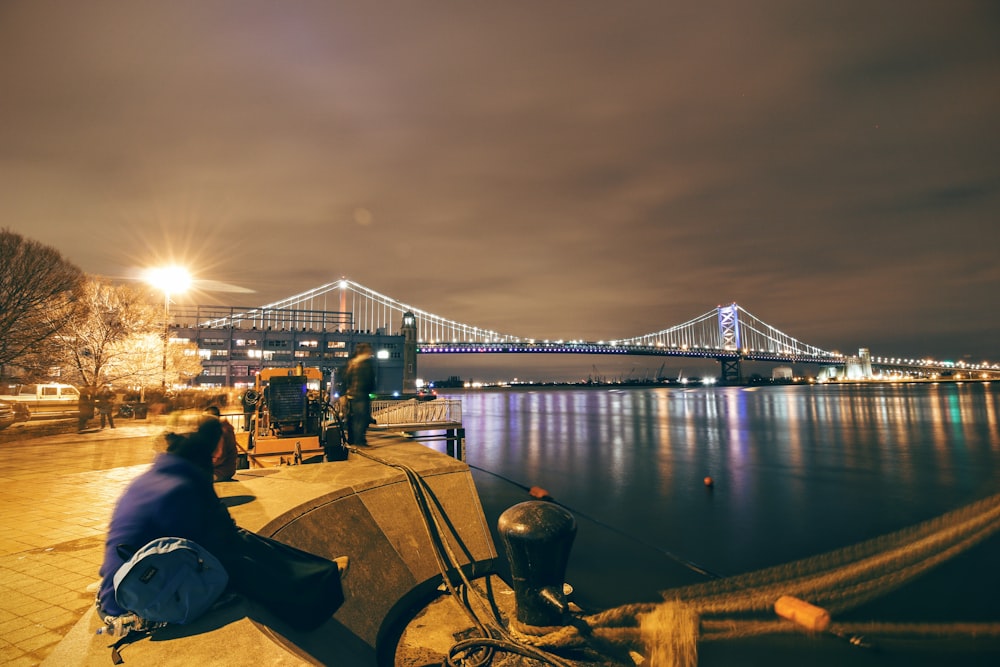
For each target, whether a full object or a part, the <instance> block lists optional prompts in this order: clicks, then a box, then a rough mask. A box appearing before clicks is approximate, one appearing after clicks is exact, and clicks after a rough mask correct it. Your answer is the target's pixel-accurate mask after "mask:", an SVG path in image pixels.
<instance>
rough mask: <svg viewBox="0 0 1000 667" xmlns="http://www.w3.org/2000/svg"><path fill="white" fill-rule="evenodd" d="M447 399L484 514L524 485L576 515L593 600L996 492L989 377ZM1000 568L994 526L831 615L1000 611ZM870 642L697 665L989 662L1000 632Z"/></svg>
mask: <svg viewBox="0 0 1000 667" xmlns="http://www.w3.org/2000/svg"><path fill="white" fill-rule="evenodd" d="M443 397H447V398H461V400H462V403H463V421H464V426H465V431H466V448H467V449H466V460H467V461H468V463H469V464H470V466H472V467H473V478H474V480H475V483H476V486H477V489H478V490H479V493H480V497H481V498H482V501H483V505H484V509H485V511H486V515H487V519H488V521H489V522H490V523H491V525H493V526H494V527H495V526H496V521H497V518H498V517H499V515H500V513H501V512H503V511H504V510H505V509H506V508H508V507H510V506H512V505H514V504H517V503H519V502H523V501H526V500H530V497H529V496H528V494H527V493H526V489H527V488H528V487H532V486H538V487H542V488H544V489H545V490H547V491H548V492H549V494H551V496H552V497H553V499H555V500H556V501H557V502H558V503H559V504H560V505H562V506H563V507H565V508H567V509H569V510H570V511H571V512H572V513H573V514H574V516H575V518H576V520H577V526H578V530H577V535H576V539H575V542H574V546H573V550H572V553H571V556H570V563H569V567H568V572H567V577H566V578H567V581H568V582H569V583H570V584H572V586H573V587H574V589H575V592H574V600H575V601H576V602H577V603H579V604H580V605H581V606H583V607H584V608H585V609H587V610H596V609H605V608H609V607H614V606H618V605H622V604H625V603H628V602H639V601H656V600H659V599H661V597H660V593H659V592H660V591H664V590H669V589H672V588H676V587H679V586H683V585H687V584H695V583H700V582H703V581H705V580H706V579H707V578H710V576H728V575H735V574H739V573H744V572H749V571H754V570H758V569H761V568H765V567H769V566H774V565H780V564H783V563H788V562H790V561H794V560H797V559H801V558H805V557H808V556H813V555H816V554H821V553H825V552H828V551H831V550H834V549H838V548H840V547H845V546H848V545H852V544H855V543H859V542H862V541H865V540H869V539H871V538H874V537H878V536H881V535H885V534H887V533H891V532H893V531H897V530H900V529H903V528H906V527H909V526H912V525H914V524H917V523H919V522H922V521H925V520H928V519H931V518H934V517H937V516H939V515H941V514H943V513H945V512H948V511H950V510H954V509H956V508H959V507H962V506H965V505H967V504H969V503H971V502H973V501H976V500H979V499H983V498H987V497H989V496H992V495H993V494H996V493H998V492H1000V383H940V384H868V385H822V386H819V385H817V386H805V385H803V386H774V387H771V386H766V387H711V388H709V387H705V388H701V387H699V388H674V387H670V388H659V387H657V388H653V387H637V388H622V389H616V388H583V387H581V388H540V389H503V390H482V391H472V390H470V391H457V392H455V393H453V394H446V395H444V396H443ZM706 477H711V478H712V480H713V482H714V483H713V485H712V486H711V487H709V486H707V485H706V483H705V478H706ZM495 539H496V540H497V545H498V549H500V550H501V552H502V542H501V541H500V540H499V538H497V536H496V535H495ZM998 564H1000V540H998V539H997V537H996V536H994V537H991V538H989V539H987V540H986V541H985V542H984V543H982V544H980V545H978V546H976V547H975V548H972V549H970V550H967V551H965V552H963V553H961V554H960V555H958V556H957V557H955V558H954V559H951V560H950V561H948V562H946V563H945V564H943V565H941V566H940V567H938V568H937V569H935V570H933V571H932V572H931V573H930V574H928V575H926V576H924V577H922V578H920V579H919V580H917V581H916V582H913V583H909V584H907V585H905V586H903V587H902V588H900V589H899V590H897V591H895V592H892V593H889V594H888V595H886V596H884V597H883V598H880V599H877V600H876V601H874V602H871V603H868V604H866V605H864V606H862V607H861V608H858V609H855V610H852V611H850V612H846V615H844V616H843V617H841V618H835V620H845V621H869V620H870V621H880V622H895V623H898V622H906V623H916V622H921V623H938V622H954V621H975V622H993V621H997V622H1000V603H998V602H997V594H998V593H1000V575H998V573H997V571H998ZM706 573H708V574H707V575H706ZM830 642H833V643H832V644H831V643H830ZM879 644H880V650H878V651H869V650H865V649H858V648H855V647H850V646H847V644H846V642H842V641H840V640H836V639H823V638H820V639H816V638H801V637H791V638H788V637H778V638H771V639H742V640H739V641H729V642H719V643H708V644H706V645H704V646H702V647H700V648H699V653H700V658H701V660H700V664H702V665H730V664H740V665H744V664H745V665H753V664H845V661H849V663H850V664H873V665H887V664H928V665H930V664H940V662H942V661H946V662H948V663H949V664H1000V661H996V662H994V661H995V660H996V659H997V658H998V657H1000V652H998V646H997V642H996V641H994V640H990V641H986V642H983V641H980V640H976V641H972V640H970V639H969V638H968V637H958V638H956V639H941V638H935V639H933V640H931V639H929V638H927V637H920V638H917V639H907V640H905V641H904V640H900V639H898V638H892V639H884V640H883V641H881V642H879Z"/></svg>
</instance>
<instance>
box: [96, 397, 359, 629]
mask: <svg viewBox="0 0 1000 667" xmlns="http://www.w3.org/2000/svg"><path fill="white" fill-rule="evenodd" d="M221 438H222V425H221V423H220V421H219V419H218V418H216V417H212V416H206V417H204V418H203V419H202V420H201V421H200V422H199V424H198V427H197V430H195V431H194V432H191V433H182V434H178V433H168V434H167V435H166V440H167V450H166V452H165V453H163V454H160V455H159V456H158V457H157V458H156V460H155V461H154V462H153V465H152V467H150V469H149V470H147V471H146V472H144V473H142V474H141V475H139V476H138V477H136V478H135V479H134V480H133V481H132V483H131V484H129V486H128V488H127V489H126V490H125V492H124V493H123V494H122V496H121V498H119V500H118V503H117V505H116V506H115V510H114V513H113V514H112V517H111V523H110V525H109V528H108V535H107V540H106V543H105V548H104V562H103V563H102V565H101V568H100V575H101V584H100V588H99V591H98V594H97V609H98V612H99V614H100V616H101V618H102V620H105V621H107V619H108V618H112V617H116V616H122V615H125V614H127V613H128V610H126V609H122V608H121V606H119V604H118V602H117V601H116V600H115V591H114V576H115V572H117V571H118V568H120V567H121V566H122V564H123V563H124V562H125V560H127V558H128V557H129V554H130V553H131V552H134V551H136V550H138V549H139V548H141V547H142V546H144V545H145V544H146V543H148V542H150V541H152V540H154V539H156V538H160V537H183V538H186V539H189V540H192V541H194V542H197V543H198V544H199V545H200V546H202V547H203V548H205V549H207V550H208V551H209V552H210V553H211V554H212V555H214V556H215V557H216V558H218V559H219V561H220V562H221V563H222V565H223V567H224V568H225V569H226V572H227V573H228V574H229V582H230V589H231V590H232V591H233V592H235V593H238V594H243V595H245V596H246V597H248V598H251V599H255V600H257V601H259V602H261V603H263V604H264V606H265V607H267V608H268V609H269V610H270V611H272V612H273V613H275V615H277V616H278V617H279V618H281V619H282V620H285V621H286V622H288V623H289V624H291V625H292V626H294V627H297V628H299V629H307V630H308V629H313V628H314V627H318V625H320V624H322V623H323V621H325V620H326V619H327V618H329V617H330V616H331V615H332V614H333V612H334V611H336V609H337V608H338V607H339V606H340V604H341V603H342V602H343V591H342V589H341V586H340V576H341V571H342V570H346V567H347V558H346V557H341V558H338V559H335V560H327V559H325V558H323V557H321V556H316V555H313V554H310V553H307V552H305V551H301V550H299V549H295V548H294V547H291V546H288V545H284V544H282V543H280V542H277V541H276V540H271V539H269V538H266V537H263V536H260V535H257V534H255V533H251V532H248V531H246V530H243V529H242V528H239V527H238V526H237V525H236V522H235V521H233V518H232V517H231V516H230V514H229V510H227V509H226V506H225V505H223V504H222V502H221V501H220V500H219V497H218V496H217V495H216V493H215V487H214V486H213V484H212V468H213V466H212V453H213V452H214V451H215V449H216V447H217V445H218V444H219V441H220V439H221Z"/></svg>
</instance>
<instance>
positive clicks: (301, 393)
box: [246, 364, 340, 466]
mask: <svg viewBox="0 0 1000 667" xmlns="http://www.w3.org/2000/svg"><path fill="white" fill-rule="evenodd" d="M323 382H324V378H323V372H322V371H321V370H320V369H318V368H304V367H303V366H302V365H301V364H300V365H298V366H296V367H295V368H263V369H261V370H260V372H259V373H258V374H257V378H256V381H255V383H254V386H253V388H252V389H248V390H247V392H246V393H247V395H248V396H249V397H250V398H255V399H256V400H255V401H254V405H253V412H252V413H251V417H250V435H249V439H248V442H247V450H248V453H249V455H250V459H251V460H252V461H254V462H255V463H257V464H258V465H260V466H267V465H275V464H276V463H277V464H279V465H280V464H283V463H289V464H298V463H305V462H310V461H312V460H313V458H312V457H313V456H314V455H315V456H316V458H315V460H317V461H318V460H321V459H322V454H323V453H324V444H325V443H326V441H327V440H328V439H335V440H336V444H337V445H339V444H340V435H339V433H338V432H335V431H339V426H338V425H337V424H336V423H335V422H331V409H330V404H329V395H328V393H327V391H326V389H325V388H324V387H323ZM307 459H308V460H307Z"/></svg>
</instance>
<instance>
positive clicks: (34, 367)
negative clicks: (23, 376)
mask: <svg viewBox="0 0 1000 667" xmlns="http://www.w3.org/2000/svg"><path fill="white" fill-rule="evenodd" d="M83 280H84V275H83V272H82V271H81V270H80V269H79V268H77V267H76V266H75V265H73V264H71V263H70V262H68V261H67V260H65V259H63V257H62V255H61V254H60V253H59V252H58V251H57V250H55V249H54V248H50V247H48V246H45V245H42V244H41V243H38V242H37V241H31V240H29V239H25V238H24V237H22V236H21V235H20V234H15V233H14V232H12V231H10V230H8V229H6V228H5V229H2V230H0V374H2V371H3V366H4V365H6V364H17V365H18V366H21V367H22V368H24V369H25V371H27V372H28V373H29V374H31V375H38V374H39V373H40V369H41V368H43V367H44V366H45V365H46V364H47V363H48V361H49V360H48V356H49V355H48V354H47V352H48V348H47V346H46V345H45V344H46V342H48V341H50V340H51V339H52V338H53V337H54V336H55V335H56V334H57V333H59V332H60V331H61V330H62V329H63V327H64V326H65V325H66V323H67V322H68V321H69V320H70V319H72V318H73V317H75V316H76V315H77V313H78V312H79V311H80V307H81V304H80V301H79V296H80V290H81V286H82V283H83Z"/></svg>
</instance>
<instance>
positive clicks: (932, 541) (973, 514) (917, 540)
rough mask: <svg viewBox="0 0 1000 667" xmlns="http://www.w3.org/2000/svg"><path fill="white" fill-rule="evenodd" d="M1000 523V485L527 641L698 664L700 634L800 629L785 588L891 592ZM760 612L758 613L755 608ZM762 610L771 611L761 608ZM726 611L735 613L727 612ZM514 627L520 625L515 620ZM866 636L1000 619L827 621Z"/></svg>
mask: <svg viewBox="0 0 1000 667" xmlns="http://www.w3.org/2000/svg"><path fill="white" fill-rule="evenodd" d="M998 530H1000V494H998V495H994V496H991V497H989V498H986V499H984V500H981V501H978V502H976V503H973V504H971V505H968V506H967V507H964V508H960V509H958V510H954V511H952V512H949V513H947V514H945V515H942V516H940V517H937V518H935V519H931V520H929V521H925V522H923V523H920V524H917V525H916V526H913V527H910V528H906V529H903V530H900V531H897V532H895V533H891V534H889V535H885V536H882V537H879V538H875V539H873V540H868V541H866V542H862V543H860V544H856V545H853V546H850V547H846V548H843V549H838V550H836V551H832V552H829V553H826V554H821V555H819V556H814V557H811V558H806V559H803V560H799V561H795V562H792V563H788V564H785V565H780V566H775V567H771V568H767V569H763V570H759V571H756V572H750V573H747V574H743V575H739V576H735V577H728V578H724V579H716V580H713V581H708V582H704V583H701V584H695V585H692V586H686V587H683V588H678V589H672V590H669V591H664V592H663V594H662V595H663V597H664V602H662V603H659V604H653V603H644V604H630V605H623V606H621V607H616V608H614V609H608V610H606V611H603V612H600V613H598V614H593V615H589V616H580V617H576V618H574V620H573V623H572V624H570V625H567V626H565V627H560V628H557V629H554V630H553V631H552V632H549V633H546V634H543V635H540V636H530V635H527V636H526V635H523V634H522V633H517V635H516V636H517V638H518V640H519V641H522V642H525V643H531V644H533V645H535V646H539V647H544V648H546V649H547V650H563V649H571V648H579V647H584V646H594V645H599V644H604V645H608V644H614V645H616V646H619V647H631V648H635V647H639V648H641V649H642V650H643V653H644V654H645V657H646V658H647V659H648V661H649V665H650V667H666V666H670V667H693V666H694V665H696V664H697V660H698V658H697V643H698V641H710V640H728V639H736V638H741V637H750V636H755V635H765V634H769V635H770V634H791V633H801V632H802V631H803V630H802V628H800V627H799V626H797V625H795V624H794V623H792V622H790V621H787V620H783V619H780V618H777V617H775V616H774V615H773V614H774V603H775V601H776V600H777V599H778V598H779V597H781V596H783V595H793V596H796V597H801V598H803V599H806V600H809V601H810V602H812V603H813V604H817V605H821V606H824V607H826V608H827V609H828V610H832V611H836V612H842V611H846V610H849V609H853V608H855V607H858V606H860V605H861V604H863V603H865V602H868V601H869V600H871V599H873V598H875V597H878V596H880V595H884V594H885V593H888V592H890V591H892V590H894V589H896V588H898V587H900V586H902V585H903V584H905V583H906V582H908V581H910V580H912V579H914V578H915V577H917V576H920V575H921V574H923V573H925V572H926V571H927V570H929V569H930V568H932V567H935V566H937V565H939V564H940V563H942V562H944V561H945V560H947V559H949V558H952V557H954V556H956V555H958V554H960V553H962V552H964V551H966V550H968V549H970V548H971V547H973V546H975V545H976V544H979V543H980V542H982V541H983V540H985V539H986V538H988V537H990V536H991V535H993V534H994V533H996V532H997V531H998ZM754 614H756V615H757V616H758V617H756V618H755V617H754ZM761 614H767V615H769V616H770V617H769V618H768V617H763V618H761V617H760V615H761ZM727 617H728V618H727ZM512 632H514V630H512ZM827 632H830V633H832V634H835V635H837V636H839V637H842V638H844V639H848V640H849V641H851V642H852V643H857V644H859V645H860V644H861V639H860V633H862V632H864V633H872V634H875V633H877V634H881V635H883V636H892V635H895V636H914V637H931V636H937V637H967V638H971V637H1000V623H965V622H957V623H937V624H906V623H894V624H886V623H863V624H858V623H854V624H841V623H837V624H833V625H832V626H830V628H829V629H828V630H827Z"/></svg>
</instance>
